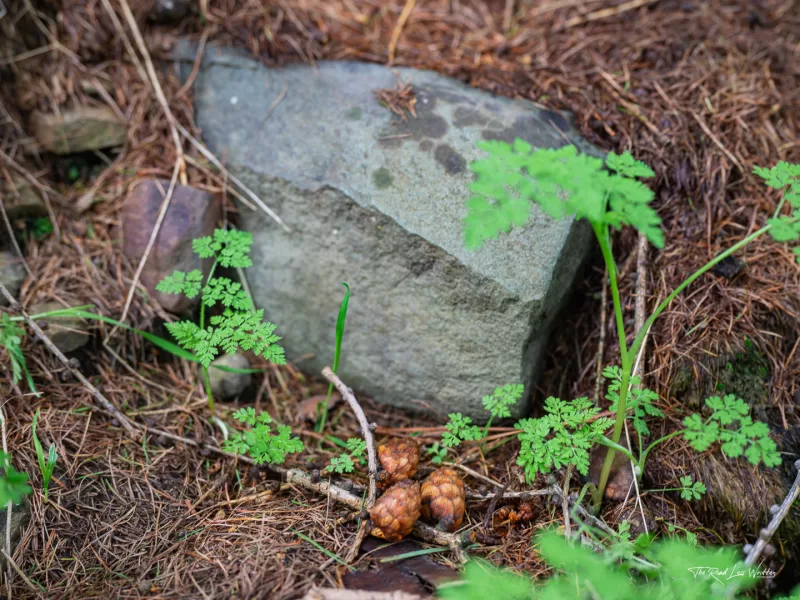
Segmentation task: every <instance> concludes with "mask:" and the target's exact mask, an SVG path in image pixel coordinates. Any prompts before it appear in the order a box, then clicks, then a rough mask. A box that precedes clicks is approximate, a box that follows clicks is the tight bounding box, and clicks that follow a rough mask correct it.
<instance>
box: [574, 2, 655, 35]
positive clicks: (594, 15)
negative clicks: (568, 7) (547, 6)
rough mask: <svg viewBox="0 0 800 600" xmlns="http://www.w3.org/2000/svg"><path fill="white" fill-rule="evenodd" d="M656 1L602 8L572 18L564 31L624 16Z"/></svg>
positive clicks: (624, 3) (627, 3) (625, 3)
mask: <svg viewBox="0 0 800 600" xmlns="http://www.w3.org/2000/svg"><path fill="white" fill-rule="evenodd" d="M656 1H657V0H629V2H623V3H622V4H619V5H617V6H613V7H611V8H601V9H599V10H595V11H593V12H590V13H589V14H588V15H585V16H584V15H582V16H579V17H573V18H571V19H570V20H569V21H567V22H566V23H565V24H564V29H569V28H570V27H575V26H576V25H582V24H584V23H589V22H591V21H597V20H599V19H606V18H608V17H612V16H615V15H619V14H622V13H624V12H627V11H629V10H634V9H636V8H639V7H641V6H647V5H648V4H653V3H654V2H656Z"/></svg>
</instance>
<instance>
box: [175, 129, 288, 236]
mask: <svg viewBox="0 0 800 600" xmlns="http://www.w3.org/2000/svg"><path fill="white" fill-rule="evenodd" d="M177 125H178V131H180V132H181V135H182V136H183V137H185V138H186V139H187V140H188V141H189V143H190V144H191V145H192V146H194V147H195V149H196V150H197V151H198V152H199V153H200V154H202V155H203V156H204V157H205V158H206V159H207V160H208V161H209V162H210V163H211V164H212V165H214V166H215V167H217V168H218V169H219V170H220V171H221V172H222V173H224V174H225V176H226V177H227V178H228V179H230V181H231V182H232V183H233V184H234V185H235V186H236V187H238V188H239V189H240V190H241V191H242V193H243V194H245V195H247V197H248V198H250V200H252V201H253V202H255V203H256V205H257V206H258V207H259V208H260V209H261V210H263V211H264V212H265V213H266V215H267V216H268V217H269V218H270V219H272V220H273V221H275V222H276V223H277V224H278V225H280V226H281V227H282V228H283V230H284V231H286V232H287V233H288V232H290V231H291V229H289V226H288V225H286V223H284V222H283V219H281V218H280V217H279V216H278V215H277V214H276V213H275V211H273V210H272V209H271V208H270V207H269V206H267V205H266V204H265V203H264V201H263V200H262V199H261V198H259V197H258V196H257V195H256V194H255V193H254V192H253V191H252V190H251V189H250V188H249V187H247V186H246V185H245V184H244V183H242V180H241V179H239V178H238V177H236V176H235V175H234V174H233V173H231V172H230V171H228V170H227V169H226V168H225V167H224V166H223V164H222V163H221V162H220V161H219V160H218V159H217V157H216V156H214V155H213V154H212V153H211V151H210V150H208V148H206V147H205V146H204V145H203V144H201V143H200V142H198V141H197V140H196V139H195V138H194V136H193V135H192V134H191V133H189V131H188V130H187V129H186V128H185V127H184V126H183V125H181V124H180V123H178V124H177Z"/></svg>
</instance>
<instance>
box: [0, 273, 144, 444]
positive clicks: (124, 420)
mask: <svg viewBox="0 0 800 600" xmlns="http://www.w3.org/2000/svg"><path fill="white" fill-rule="evenodd" d="M0 293H2V294H3V296H5V298H6V300H8V303H9V305H10V306H11V307H19V306H20V305H19V302H17V299H16V298H14V296H12V295H11V293H10V292H9V291H8V289H6V286H4V285H3V284H2V283H0ZM19 313H20V315H22V318H23V319H24V320H25V323H26V324H27V325H28V327H30V328H31V331H33V333H34V335H35V336H36V337H37V338H39V340H40V341H41V342H42V343H43V344H44V345H45V346H46V347H47V349H48V350H50V352H52V353H53V354H55V356H56V358H57V359H58V360H59V362H60V363H61V364H62V365H64V366H65V367H66V368H67V369H69V370H70V372H71V373H72V375H73V376H74V377H75V378H76V379H77V380H78V381H80V382H81V383H82V384H83V386H84V387H85V388H86V389H87V390H89V392H90V393H91V394H92V396H93V397H94V399H95V400H96V401H97V403H98V404H99V405H100V406H102V407H103V409H105V410H106V411H107V412H109V413H110V414H111V415H112V416H113V417H114V418H115V419H117V421H119V424H120V425H122V427H123V429H125V431H127V432H128V433H129V434H130V435H131V437H133V438H134V439H138V438H139V436H138V434H137V432H136V429H135V428H134V426H133V424H132V423H131V420H130V419H128V417H126V416H125V415H123V414H122V413H121V412H120V411H119V409H117V407H116V406H114V405H113V404H111V402H109V401H108V400H107V399H106V397H105V396H103V394H101V393H100V391H99V390H98V389H97V388H96V387H94V386H93V385H92V383H91V382H90V381H89V380H88V379H86V377H84V376H83V373H81V372H80V371H79V370H78V369H76V368H75V367H74V366H72V364H71V363H70V361H69V359H68V358H67V357H66V356H64V353H63V352H61V350H59V349H58V347H57V346H56V345H55V344H54V343H53V342H52V340H51V339H50V338H49V337H47V335H45V333H44V331H42V329H41V328H40V327H39V326H38V325H37V324H36V321H34V320H33V319H31V318H30V315H28V313H27V312H25V311H24V310H23V309H22V308H21V307H20V308H19Z"/></svg>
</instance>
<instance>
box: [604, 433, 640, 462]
mask: <svg viewBox="0 0 800 600" xmlns="http://www.w3.org/2000/svg"><path fill="white" fill-rule="evenodd" d="M597 443H598V444H600V445H601V446H605V447H606V448H613V449H614V450H615V451H617V452H621V453H622V454H624V455H625V456H626V457H627V458H629V459H630V460H632V461H633V462H634V464H637V465H638V464H639V461H638V460H636V457H634V456H633V453H632V452H631V451H630V450H628V449H627V448H626V447H625V446H623V445H622V444H615V443H614V442H612V441H611V440H610V439H608V438H607V437H603V438H600V439H598V440H597Z"/></svg>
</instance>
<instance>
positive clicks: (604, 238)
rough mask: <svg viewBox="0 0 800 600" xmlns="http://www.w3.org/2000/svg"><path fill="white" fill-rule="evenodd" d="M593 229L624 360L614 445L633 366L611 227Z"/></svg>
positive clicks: (605, 472) (595, 496) (602, 485)
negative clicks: (612, 250)
mask: <svg viewBox="0 0 800 600" xmlns="http://www.w3.org/2000/svg"><path fill="white" fill-rule="evenodd" d="M594 231H595V235H596V236H597V241H598V242H599V243H600V251H601V252H602V254H603V260H604V261H605V263H606V269H608V278H609V283H610V288H611V297H612V299H613V302H614V314H615V317H616V322H617V336H618V337H619V353H620V359H621V361H622V381H620V387H619V401H618V402H617V416H616V421H615V422H614V431H613V433H612V434H611V441H612V442H614V444H619V439H620V437H621V435H622V426H623V425H624V423H625V409H626V407H627V403H628V387H629V385H630V378H631V368H632V365H631V364H630V360H629V357H630V354H629V352H628V347H627V341H626V338H625V322H624V320H623V314H622V302H621V301H620V296H619V285H618V283H617V269H616V263H614V255H613V254H612V252H611V244H610V242H609V239H610V238H609V235H608V227H605V228H603V229H600V227H598V226H595V227H594ZM631 352H633V351H631ZM616 452H617V451H616V449H615V448H614V447H609V449H608V452H606V458H605V460H604V461H603V468H602V470H601V471H600V481H599V482H598V484H597V488H596V489H595V490H594V491H593V493H592V504H594V506H595V507H599V506H600V504H601V502H602V500H603V492H604V491H605V489H606V484H607V483H608V477H609V475H610V474H611V465H612V464H613V462H614V456H615V454H616Z"/></svg>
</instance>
